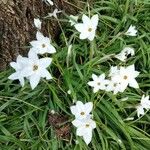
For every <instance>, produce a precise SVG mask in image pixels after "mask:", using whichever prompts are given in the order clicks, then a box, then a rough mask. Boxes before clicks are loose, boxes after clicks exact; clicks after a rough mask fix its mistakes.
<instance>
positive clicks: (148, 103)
mask: <svg viewBox="0 0 150 150" xmlns="http://www.w3.org/2000/svg"><path fill="white" fill-rule="evenodd" d="M144 109H146V110H149V109H150V100H149V96H146V97H145V96H144V95H143V96H142V98H141V103H140V105H139V106H137V115H138V117H140V115H144V114H145V113H144Z"/></svg>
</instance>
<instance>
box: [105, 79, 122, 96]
mask: <svg viewBox="0 0 150 150" xmlns="http://www.w3.org/2000/svg"><path fill="white" fill-rule="evenodd" d="M106 91H108V92H110V91H113V93H114V94H117V93H118V92H121V85H120V83H118V82H116V81H113V80H110V81H109V83H108V85H107V87H106Z"/></svg>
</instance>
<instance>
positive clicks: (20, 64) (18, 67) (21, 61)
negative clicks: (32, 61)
mask: <svg viewBox="0 0 150 150" xmlns="http://www.w3.org/2000/svg"><path fill="white" fill-rule="evenodd" d="M27 64H28V62H27V58H26V57H22V56H20V55H19V56H18V57H17V60H16V62H11V63H10V66H11V67H12V68H14V69H15V71H16V72H15V73H13V74H12V75H10V76H9V77H8V79H10V80H19V81H20V84H21V86H22V87H23V86H24V84H25V83H24V77H23V76H21V75H20V73H21V71H22V69H23V68H24V67H25V66H26V65H27Z"/></svg>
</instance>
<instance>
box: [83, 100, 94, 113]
mask: <svg viewBox="0 0 150 150" xmlns="http://www.w3.org/2000/svg"><path fill="white" fill-rule="evenodd" d="M92 109H93V103H92V102H88V103H86V104H85V111H86V113H87V114H89V113H90V112H91V111H92Z"/></svg>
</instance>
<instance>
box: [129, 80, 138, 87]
mask: <svg viewBox="0 0 150 150" xmlns="http://www.w3.org/2000/svg"><path fill="white" fill-rule="evenodd" d="M129 86H130V87H133V88H139V85H138V83H137V81H136V80H135V79H133V80H132V81H131V82H130V83H129Z"/></svg>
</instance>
